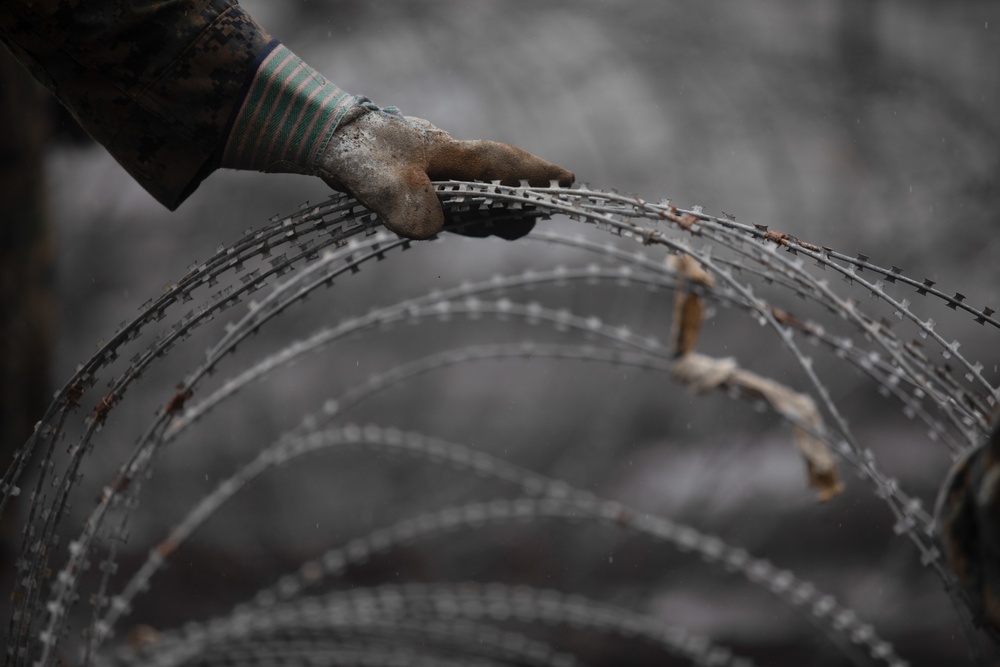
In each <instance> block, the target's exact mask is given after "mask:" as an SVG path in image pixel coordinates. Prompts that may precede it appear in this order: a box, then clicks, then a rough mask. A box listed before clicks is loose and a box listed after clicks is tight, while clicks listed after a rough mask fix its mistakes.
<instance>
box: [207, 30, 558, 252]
mask: <svg viewBox="0 0 1000 667" xmlns="http://www.w3.org/2000/svg"><path fill="white" fill-rule="evenodd" d="M222 166H223V167H228V168H231V169H252V170H256V171H267V172H285V173H289V172H290V173H298V174H308V175H312V176H319V177H320V178H322V179H323V180H324V181H325V182H326V183H327V184H328V185H330V186H331V187H332V188H334V189H336V190H340V191H341V192H349V193H351V194H352V195H354V196H355V197H357V198H358V200H359V201H360V202H361V203H362V204H364V205H365V206H367V207H368V208H370V209H371V210H373V211H374V212H375V213H377V214H378V216H379V218H380V219H381V220H382V222H383V223H384V224H385V226H386V227H388V228H389V229H391V230H392V231H394V232H396V233H397V234H399V235H401V236H405V237H408V238H412V239H426V238H430V237H432V236H434V235H435V234H437V233H438V232H440V231H441V229H442V228H443V227H444V214H443V212H442V209H441V203H440V201H439V200H438V197H437V193H436V192H435V191H434V188H433V186H432V185H431V181H432V180H445V179H456V180H478V181H494V180H499V181H501V182H502V183H504V184H505V185H518V184H519V183H520V181H521V180H526V181H528V183H529V184H531V185H534V186H548V185H549V184H550V182H551V181H558V182H559V184H560V185H564V186H568V185H570V184H572V182H573V174H572V173H570V172H568V171H566V170H565V169H563V168H561V167H557V166H556V165H554V164H551V163H549V162H546V161H544V160H541V159H539V158H537V157H535V156H534V155H531V154H530V153H527V152H525V151H523V150H521V149H519V148H515V147H514V146H508V145H507V144H501V143H497V142H494V141H456V140H454V139H452V138H451V136H450V135H448V133H447V132H444V131H442V130H439V129H437V128H436V127H434V126H433V125H431V124H430V123H428V122H427V121H425V120H422V119H419V118H405V117H403V116H401V115H400V114H399V112H398V111H397V110H395V109H394V108H387V109H384V110H383V109H379V108H378V107H376V106H375V105H374V104H372V103H371V102H370V101H368V100H367V99H365V98H363V97H356V96H352V95H348V94H347V93H345V92H344V91H342V90H340V89H339V88H337V87H336V86H335V85H333V84H332V83H330V82H328V81H326V80H325V79H324V78H323V77H322V76H321V75H320V74H318V73H317V72H316V71H315V70H313V69H312V68H311V67H309V66H308V65H306V64H305V63H304V62H302V61H301V60H300V59H299V58H298V57H297V56H295V54H293V53H292V52H291V51H289V50H288V49H286V48H285V47H284V46H281V45H280V44H279V45H278V46H277V47H276V48H275V49H274V51H272V52H271V53H270V54H269V55H268V56H267V57H266V58H265V60H264V61H263V63H262V64H261V66H260V68H259V69H258V70H257V73H256V74H255V76H254V79H253V81H252V82H251V84H250V89H249V92H248V93H247V96H246V98H245V101H244V103H243V106H242V108H241V109H240V110H239V112H238V114H237V117H236V119H235V121H234V123H233V128H232V131H231V132H230V135H229V139H228V142H227V144H226V149H225V153H224V155H223V159H222ZM532 225H533V221H526V222H524V223H520V222H519V223H514V224H512V225H510V226H508V223H505V224H504V225H502V226H497V227H495V228H491V229H490V230H489V232H490V233H493V234H496V235H497V236H501V237H503V238H508V239H510V238H517V237H518V236H523V235H524V234H527V233H528V231H530V230H531V226H532ZM468 233H469V234H470V235H475V236H479V235H483V233H484V230H483V228H480V229H479V231H476V230H472V231H470V232H468Z"/></svg>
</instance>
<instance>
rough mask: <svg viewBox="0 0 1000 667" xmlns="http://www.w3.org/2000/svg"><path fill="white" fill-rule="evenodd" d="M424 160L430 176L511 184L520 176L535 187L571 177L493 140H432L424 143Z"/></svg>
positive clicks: (570, 181) (561, 182)
mask: <svg viewBox="0 0 1000 667" xmlns="http://www.w3.org/2000/svg"><path fill="white" fill-rule="evenodd" d="M427 162H428V165H427V175H428V176H430V177H431V179H432V180H447V179H455V180H465V181H487V182H488V181H500V182H501V183H502V184H504V185H512V186H517V185H520V184H521V181H522V180H524V181H528V183H529V184H530V185H532V186H535V187H545V186H548V185H549V184H550V183H551V182H552V181H558V183H559V185H562V186H564V187H566V186H570V185H572V184H573V181H574V179H575V176H573V173H572V172H570V171H567V170H565V169H563V168H562V167H559V166H557V165H554V164H552V163H551V162H546V161H545V160H543V159H541V158H539V157H535V156H534V155H532V154H531V153H529V152H527V151H524V150H521V149H520V148H517V147H515V146H510V145H508V144H501V143H498V142H496V141H455V140H453V139H444V140H441V141H434V142H431V143H429V144H428V146H427Z"/></svg>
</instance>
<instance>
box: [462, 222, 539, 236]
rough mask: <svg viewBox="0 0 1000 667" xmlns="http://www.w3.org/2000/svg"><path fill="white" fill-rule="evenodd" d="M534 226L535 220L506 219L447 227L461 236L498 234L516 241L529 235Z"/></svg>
mask: <svg viewBox="0 0 1000 667" xmlns="http://www.w3.org/2000/svg"><path fill="white" fill-rule="evenodd" d="M534 228H535V221H534V220H506V221H504V222H501V223H492V224H490V223H487V222H480V223H476V224H473V225H465V226H464V227H448V226H446V227H445V229H446V230H448V231H449V232H453V233H455V234H459V235H461V236H471V237H473V238H477V239H482V238H486V237H487V236H498V237H500V238H502V239H504V240H505V241H516V240H517V239H519V238H521V237H522V236H527V235H528V233H529V232H531V230H532V229H534Z"/></svg>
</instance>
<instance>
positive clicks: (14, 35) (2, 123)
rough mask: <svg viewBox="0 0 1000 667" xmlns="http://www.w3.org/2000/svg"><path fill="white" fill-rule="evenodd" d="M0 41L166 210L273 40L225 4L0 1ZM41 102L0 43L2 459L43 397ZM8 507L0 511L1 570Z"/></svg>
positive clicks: (210, 152)
mask: <svg viewBox="0 0 1000 667" xmlns="http://www.w3.org/2000/svg"><path fill="white" fill-rule="evenodd" d="M0 40H2V41H3V42H4V44H6V46H7V47H8V48H9V49H10V51H11V53H12V54H13V55H14V57H16V58H17V60H19V61H20V62H21V64H22V65H24V66H25V67H27V68H28V70H30V72H31V74H33V75H34V78H36V79H38V80H39V81H41V82H42V83H43V84H44V85H45V86H46V87H47V88H48V89H49V90H50V91H52V92H53V93H54V94H55V96H56V97H57V98H58V99H59V100H60V101H61V102H62V103H63V104H64V105H65V106H66V107H67V108H68V109H69V111H70V112H71V113H72V114H73V116H74V117H75V118H76V119H77V121H78V122H79V123H80V125H82V126H83V128H84V129H85V130H87V132H88V133H89V134H90V135H91V136H92V137H93V138H94V139H96V140H97V141H98V142H100V143H101V144H103V145H104V146H105V147H106V148H107V149H108V150H109V151H110V152H111V154H112V155H113V156H114V157H115V159H117V160H118V162H120V163H121V164H122V166H124V167H125V169H126V170H127V171H128V172H129V173H130V174H131V175H132V176H133V177H134V178H135V179H136V180H137V181H138V182H139V183H140V184H142V186H143V187H145V188H146V190H148V191H149V192H150V193H151V194H152V195H153V196H154V197H155V198H156V199H157V200H159V201H160V202H161V203H163V204H164V205H165V206H167V207H168V208H170V209H174V208H176V207H177V206H178V205H180V203H181V202H182V201H184V199H185V198H186V197H187V196H188V195H190V194H191V193H192V192H193V191H194V190H195V188H197V187H198V184H199V183H201V181H202V180H204V179H205V177H206V176H208V175H209V174H210V173H211V172H212V171H213V170H214V169H216V168H217V167H218V165H219V161H220V159H221V155H222V150H223V148H224V146H225V142H226V137H227V135H228V133H229V126H230V125H231V123H232V117H233V116H234V115H235V113H236V111H237V110H238V109H239V106H240V103H241V102H242V99H243V97H244V95H245V94H246V89H247V87H248V86H249V83H250V79H251V78H252V75H253V73H254V72H255V71H256V70H257V67H258V65H259V63H260V61H261V60H262V59H263V58H264V57H265V56H266V55H267V53H269V52H270V51H271V50H273V49H274V48H275V47H276V42H274V41H273V40H272V39H271V37H270V36H269V35H268V34H267V33H266V32H265V31H264V30H263V29H262V28H261V27H260V26H259V25H257V24H256V23H255V22H254V21H253V19H251V18H250V16H249V15H247V14H246V13H245V12H244V11H243V10H242V9H241V8H240V7H239V6H238V5H237V3H236V2H235V0H160V1H156V0H87V1H86V2H84V1H82V0H0ZM45 104H46V101H45V96H44V92H43V91H41V90H40V89H39V87H38V85H37V84H36V83H35V82H33V81H31V77H29V76H28V73H27V72H25V71H24V69H23V68H22V67H20V66H18V65H17V64H16V63H15V62H13V60H12V59H11V58H10V57H9V56H8V54H5V53H2V52H0V128H2V129H0V466H5V465H7V463H8V462H9V461H10V458H11V455H12V453H13V451H14V449H15V448H17V447H19V446H20V445H21V444H22V443H23V442H24V441H25V440H26V439H27V438H28V436H29V435H30V434H31V430H32V427H33V424H34V422H35V421H37V420H38V419H39V418H40V417H41V416H42V413H43V412H44V410H45V407H46V406H47V405H48V403H49V400H50V399H51V387H50V385H49V383H50V378H49V366H50V363H51V354H52V346H53V342H54V334H55V316H54V315H55V307H54V305H55V299H54V292H53V285H52V282H53V281H52V265H53V262H52V240H51V229H50V227H49V225H48V223H47V221H46V216H45V206H44V186H43V169H42V156H43V149H44V144H45V141H46V139H47V136H48V128H47V127H46V125H47V118H48V114H46V113H45V110H46V109H45ZM13 516H15V515H14V513H10V512H8V513H5V516H4V517H3V518H2V519H0V573H2V572H3V570H4V569H5V568H4V565H5V555H6V554H5V549H4V547H5V543H7V542H9V541H10V539H11V535H9V531H10V526H9V525H8V524H9V523H10V522H9V521H8V519H9V517H13Z"/></svg>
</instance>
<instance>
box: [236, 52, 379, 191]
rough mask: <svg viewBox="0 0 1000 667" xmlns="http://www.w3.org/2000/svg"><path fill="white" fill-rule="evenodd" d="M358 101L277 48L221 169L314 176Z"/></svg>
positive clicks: (256, 81) (246, 103)
mask: <svg viewBox="0 0 1000 667" xmlns="http://www.w3.org/2000/svg"><path fill="white" fill-rule="evenodd" d="M358 99H359V98H357V97H355V96H353V95H348V94H347V93H345V92H344V91H342V90H341V89H340V88H338V87H337V86H335V85H333V84H332V83H330V82H329V81H327V80H326V79H324V78H323V76H322V75H321V74H319V73H318V72H317V71H316V70H314V69H313V68H311V67H309V65H307V64H305V63H304V62H302V60H301V59H300V58H299V57H298V56H296V55H295V54H294V53H292V52H291V51H289V50H288V49H287V48H285V46H284V45H282V44H277V46H276V47H275V48H274V50H272V51H271V52H270V53H269V54H267V55H266V56H265V57H264V59H263V61H262V62H261V64H260V67H258V68H257V73H256V74H255V75H254V77H253V79H252V80H251V82H250V87H249V89H248V91H247V94H246V96H245V97H244V98H243V104H242V106H241V107H240V110H239V112H238V113H237V115H236V118H235V120H234V121H233V126H232V130H231V131H230V133H229V139H228V140H227V142H226V149H225V151H224V153H223V156H222V166H223V167H226V168H229V169H249V170H256V171H297V172H304V173H307V174H312V173H314V169H313V165H314V164H315V162H316V158H317V156H318V155H319V154H320V153H321V152H322V149H323V148H324V147H325V146H326V144H327V143H328V141H329V138H330V136H331V135H332V134H333V132H334V131H335V130H336V129H337V126H338V125H340V123H341V121H342V120H343V119H344V115H345V114H346V113H347V112H348V110H350V109H351V108H352V107H354V106H356V105H357V104H358Z"/></svg>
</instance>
